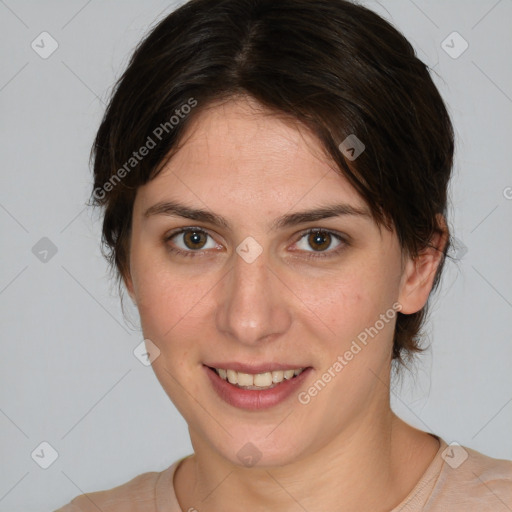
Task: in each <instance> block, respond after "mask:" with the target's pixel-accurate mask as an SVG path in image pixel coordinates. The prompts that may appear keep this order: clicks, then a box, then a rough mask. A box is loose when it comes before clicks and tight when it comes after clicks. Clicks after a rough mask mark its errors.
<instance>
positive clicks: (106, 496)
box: [55, 466, 172, 512]
mask: <svg viewBox="0 0 512 512" xmlns="http://www.w3.org/2000/svg"><path fill="white" fill-rule="evenodd" d="M171 468H172V466H171ZM171 468H167V469H166V470H164V471H162V472H154V471H153V472H149V473H143V474H141V475H138V476H136V477H135V478H132V479H131V480H130V481H128V482H126V483H124V484H122V485H119V486H117V487H114V488H112V489H108V490H103V491H96V492H91V493H86V494H81V495H80V496H77V497H76V498H74V499H73V500H72V501H71V503H69V504H67V505H64V507H62V508H59V509H58V510H56V511H55V512H97V511H98V510H101V511H102V512H121V511H122V512H155V511H156V503H155V488H156V485H157V482H158V480H159V479H160V478H161V477H162V476H163V475H165V474H166V473H167V472H169V469H171Z"/></svg>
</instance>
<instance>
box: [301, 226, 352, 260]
mask: <svg viewBox="0 0 512 512" xmlns="http://www.w3.org/2000/svg"><path fill="white" fill-rule="evenodd" d="M348 245H349V243H348V241H347V240H346V239H345V238H344V237H343V235H340V234H338V233H336V232H333V231H329V230H326V229H319V228H313V229H310V230H309V231H306V232H304V233H302V236H301V237H300V238H299V240H298V241H297V242H295V248H296V249H299V250H300V251H301V252H303V253H304V255H305V257H306V258H327V257H334V256H337V255H338V254H340V253H341V252H342V251H343V250H344V249H345V248H346V247H347V246H348ZM296 249H294V250H296ZM308 253H309V254H308Z"/></svg>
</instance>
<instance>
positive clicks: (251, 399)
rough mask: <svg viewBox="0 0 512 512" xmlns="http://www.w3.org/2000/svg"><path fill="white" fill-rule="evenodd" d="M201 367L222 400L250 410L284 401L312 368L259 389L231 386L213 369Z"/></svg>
mask: <svg viewBox="0 0 512 512" xmlns="http://www.w3.org/2000/svg"><path fill="white" fill-rule="evenodd" d="M203 367H204V369H205V370H206V373H207V374H208V377H209V379H210V382H211V383H212V386H213V389H214V390H215V391H216V392H217V394H218V395H219V396H220V398H222V400H224V401H225V402H227V403H228V404H229V405H232V406H233V407H238V408H240V409H247V410H250V411H254V410H260V409H268V408H270V407H274V406H275V405H278V404H280V403H281V402H284V401H285V400H286V399H287V398H289V397H290V395H292V394H294V393H296V392H297V390H298V388H299V387H300V386H301V385H302V384H303V382H304V381H305V379H306V378H307V376H308V375H309V372H310V370H312V368H311V367H309V368H306V369H305V370H304V371H303V372H302V373H301V374H300V375H297V376H296V377H294V378H293V379H290V380H286V379H285V380H284V381H283V382H281V383H280V384H278V385H277V386H275V387H273V388H271V389H263V390H261V391H259V390H256V389H254V390H253V389H242V388H238V387H236V386H233V384H230V383H229V382H228V381H226V380H224V379H221V378H220V376H219V375H218V374H217V372H216V371H215V370H212V369H210V368H209V367H208V366H203Z"/></svg>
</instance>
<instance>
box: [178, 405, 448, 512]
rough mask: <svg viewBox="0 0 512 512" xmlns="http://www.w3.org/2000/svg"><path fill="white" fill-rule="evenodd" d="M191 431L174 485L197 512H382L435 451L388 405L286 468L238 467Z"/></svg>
mask: <svg viewBox="0 0 512 512" xmlns="http://www.w3.org/2000/svg"><path fill="white" fill-rule="evenodd" d="M375 418H378V421H376V420H375ZM191 437H193V439H192V440H193V444H194V448H195V455H194V456H192V457H190V458H189V459H186V460H185V461H184V463H183V464H182V466H183V468H181V467H180V470H179V471H177V473H176V476H175V488H176V495H177V498H178V501H179V502H180V505H181V508H182V510H198V511H200V512H210V511H218V510H224V511H226V512H231V511H233V512H234V511H239V510H240V509H241V508H242V509H245V508H248V509H250V510H254V511H260V510H261V511H266V510H282V511H288V510H289V511H292V510H293V511H295V510H299V508H298V507H300V508H303V509H304V510H323V511H333V512H334V511H338V512H339V511H343V512H356V511H361V510H374V511H389V510H391V509H392V508H394V507H395V506H397V505H398V504H400V502H401V501H402V500H403V499H405V497H406V496H407V494H408V493H409V492H410V490H411V489H412V488H413V487H414V485H415V483H416V482H417V481H418V480H419V479H420V478H421V476H422V474H423V472H424V471H425V469H426V468H427V467H428V465H429V464H430V462H431V461H432V459H433V457H434V455H435V453H436V452H437V449H438V443H437V441H436V440H435V439H434V438H433V437H432V436H429V435H428V434H425V433H424V432H421V431H419V430H416V429H414V428H413V427H411V426H409V425H407V424H406V423H405V422H403V421H402V420H400V419H399V418H398V417H397V416H396V415H395V414H394V413H393V412H392V411H391V409H390V408H389V405H388V407H387V410H385V411H381V412H380V413H379V414H375V411H373V414H371V415H370V414H368V418H367V419H366V421H363V422H361V421H359V422H358V423H357V427H356V428H353V429H350V428H347V429H346V430H344V431H343V432H341V433H340V434H339V435H338V436H337V437H336V438H334V439H333V440H332V441H331V442H330V443H329V444H327V445H324V446H323V447H322V448H321V449H319V450H316V451H315V452H314V453H313V454H310V455H308V456H305V457H303V458H301V459H300V460H297V461H295V462H293V463H292V464H288V465H285V466H278V467H267V468H259V467H256V466H255V467H252V468H241V467H239V466H236V465H233V464H232V463H231V462H230V461H227V460H226V459H225V458H223V457H221V456H219V454H216V453H212V451H211V449H209V448H208V447H207V446H206V444H203V442H201V439H200V438H195V439H194V436H192V435H191ZM413 450H414V454H415V458H414V460H411V457H410V454H411V452H412V451H413ZM185 463H186V464H185ZM234 497H236V499H233V498H234Z"/></svg>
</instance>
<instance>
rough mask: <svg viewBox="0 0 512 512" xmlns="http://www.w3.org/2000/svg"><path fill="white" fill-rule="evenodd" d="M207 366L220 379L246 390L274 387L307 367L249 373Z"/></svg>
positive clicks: (292, 377) (296, 375)
mask: <svg viewBox="0 0 512 512" xmlns="http://www.w3.org/2000/svg"><path fill="white" fill-rule="evenodd" d="M208 368H209V369H210V370H212V371H213V372H215V373H216V374H217V375H218V376H219V377H220V378H221V379H222V380H225V381H226V382H229V383H230V384H231V385H233V386H235V387H237V388H240V389H248V390H265V389H272V388H275V387H276V386H279V384H281V383H283V382H285V381H288V380H292V379H294V378H295V377H298V376H299V375H300V374H301V373H302V372H303V371H304V370H306V369H307V367H304V368H296V369H290V370H274V371H269V372H264V373H256V374H251V373H243V372H237V371H235V370H232V369H225V368H212V367H211V366H208Z"/></svg>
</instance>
